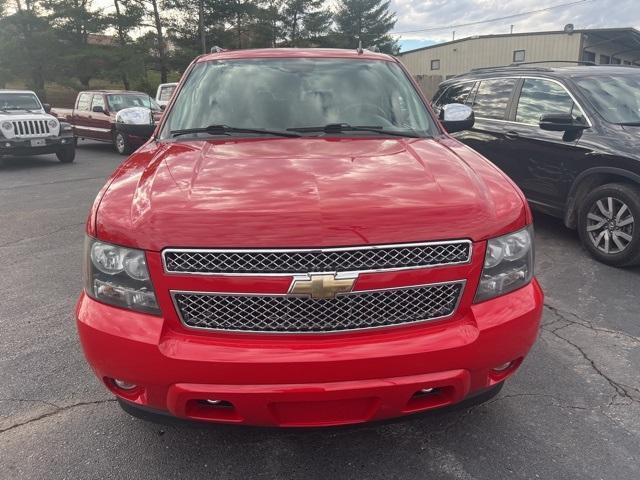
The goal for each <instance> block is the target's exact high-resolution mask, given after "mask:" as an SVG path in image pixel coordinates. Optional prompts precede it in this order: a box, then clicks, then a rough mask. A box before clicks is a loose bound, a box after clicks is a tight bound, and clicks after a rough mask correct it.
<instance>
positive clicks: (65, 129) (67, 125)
mask: <svg viewBox="0 0 640 480" xmlns="http://www.w3.org/2000/svg"><path fill="white" fill-rule="evenodd" d="M60 127H62V131H63V132H71V131H72V130H73V127H72V126H71V124H70V123H61V124H60Z"/></svg>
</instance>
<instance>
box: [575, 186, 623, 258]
mask: <svg viewBox="0 0 640 480" xmlns="http://www.w3.org/2000/svg"><path fill="white" fill-rule="evenodd" d="M634 223H635V219H634V218H633V214H632V213H631V210H630V209H629V206H628V205H627V204H626V203H625V202H623V201H622V200H620V199H619V198H616V197H612V196H607V197H602V198H600V199H598V200H596V201H595V202H594V203H593V205H591V209H590V210H589V213H588V214H587V235H588V237H589V239H590V240H591V243H593V245H594V246H595V247H596V248H597V249H598V250H600V251H601V252H603V253H606V254H607V255H615V254H618V253H622V252H623V251H624V250H626V249H627V247H629V244H631V241H632V240H633V228H634Z"/></svg>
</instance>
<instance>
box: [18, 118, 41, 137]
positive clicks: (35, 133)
mask: <svg viewBox="0 0 640 480" xmlns="http://www.w3.org/2000/svg"><path fill="white" fill-rule="evenodd" d="M12 123H13V132H14V133H15V135H16V136H18V137H42V136H45V135H49V133H50V130H49V124H48V123H47V120H13V122H12Z"/></svg>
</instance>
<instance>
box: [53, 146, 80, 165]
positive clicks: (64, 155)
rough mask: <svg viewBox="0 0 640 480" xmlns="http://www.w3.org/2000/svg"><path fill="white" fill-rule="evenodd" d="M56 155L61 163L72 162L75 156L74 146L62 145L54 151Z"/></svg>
mask: <svg viewBox="0 0 640 480" xmlns="http://www.w3.org/2000/svg"><path fill="white" fill-rule="evenodd" d="M56 157H58V160H59V161H60V162H62V163H72V162H73V161H74V160H75V158H76V148H75V146H74V145H71V146H68V147H62V148H61V149H60V150H59V151H58V152H56Z"/></svg>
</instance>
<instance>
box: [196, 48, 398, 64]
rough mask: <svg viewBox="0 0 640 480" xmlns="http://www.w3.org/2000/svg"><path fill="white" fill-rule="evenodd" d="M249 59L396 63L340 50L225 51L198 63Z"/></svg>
mask: <svg viewBox="0 0 640 480" xmlns="http://www.w3.org/2000/svg"><path fill="white" fill-rule="evenodd" d="M249 58H353V59H362V58H366V59H370V60H386V61H388V62H394V61H396V60H395V59H394V58H393V57H392V56H390V55H387V54H385V53H378V52H372V51H370V50H361V53H359V52H358V50H356V49H355V48H354V49H352V50H347V49H341V48H259V49H250V50H226V51H221V52H213V53H208V54H205V55H202V56H201V57H200V58H198V60H197V61H198V62H208V61H211V60H232V59H249Z"/></svg>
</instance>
